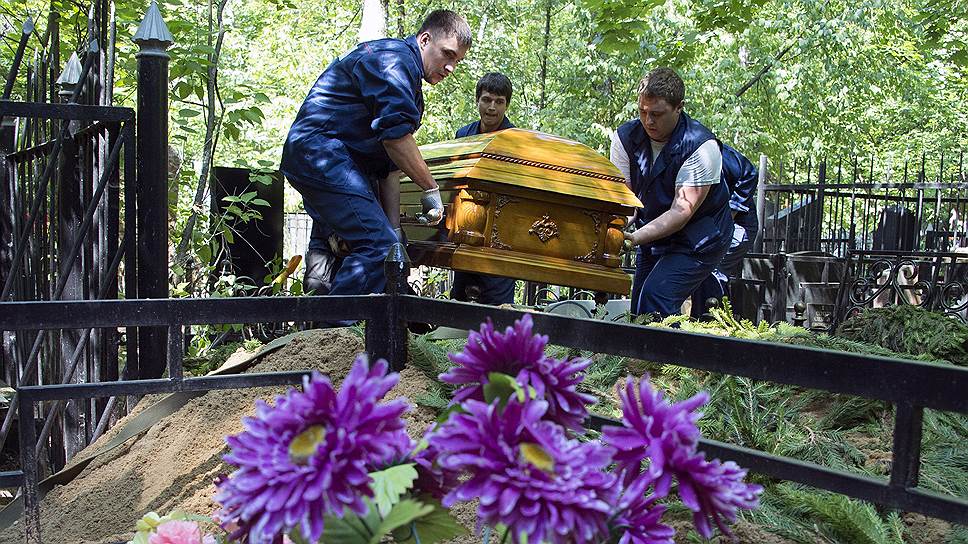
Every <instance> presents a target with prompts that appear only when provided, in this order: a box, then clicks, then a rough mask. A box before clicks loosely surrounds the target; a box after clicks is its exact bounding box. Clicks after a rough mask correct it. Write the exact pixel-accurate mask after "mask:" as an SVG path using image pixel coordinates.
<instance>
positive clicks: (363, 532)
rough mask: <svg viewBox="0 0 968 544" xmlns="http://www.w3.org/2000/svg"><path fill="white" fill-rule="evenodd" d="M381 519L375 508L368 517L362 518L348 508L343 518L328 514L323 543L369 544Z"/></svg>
mask: <svg viewBox="0 0 968 544" xmlns="http://www.w3.org/2000/svg"><path fill="white" fill-rule="evenodd" d="M379 523H380V520H379V518H378V517H377V515H376V512H375V511H374V510H373V508H370V513H369V514H368V515H367V516H366V518H360V517H359V516H357V515H356V514H354V513H352V512H350V511H349V510H347V511H346V512H345V513H344V515H343V517H342V518H338V517H336V516H326V517H325V518H324V519H323V538H322V540H320V542H322V543H323V544H368V543H369V542H370V538H371V537H370V535H371V534H372V533H373V529H371V527H372V528H376V527H378V526H379Z"/></svg>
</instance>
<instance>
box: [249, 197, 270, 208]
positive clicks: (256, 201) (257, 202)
mask: <svg viewBox="0 0 968 544" xmlns="http://www.w3.org/2000/svg"><path fill="white" fill-rule="evenodd" d="M250 204H252V205H253V206H269V202H268V201H267V200H263V199H261V198H254V199H252V202H250Z"/></svg>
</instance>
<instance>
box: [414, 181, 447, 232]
mask: <svg viewBox="0 0 968 544" xmlns="http://www.w3.org/2000/svg"><path fill="white" fill-rule="evenodd" d="M420 205H421V206H423V213H421V214H420V215H418V216H417V221H419V222H420V223H421V224H424V225H436V224H437V223H440V220H441V219H443V218H444V203H443V201H441V200H440V187H434V188H433V189H427V190H426V191H424V192H423V196H421V197H420Z"/></svg>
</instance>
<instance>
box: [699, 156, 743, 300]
mask: <svg viewBox="0 0 968 544" xmlns="http://www.w3.org/2000/svg"><path fill="white" fill-rule="evenodd" d="M758 179H759V176H758V173H757V170H756V167H755V166H753V163H751V162H750V161H749V159H747V158H746V157H744V156H743V154H742V153H740V152H739V151H736V150H735V149H733V148H732V147H730V146H728V145H726V144H723V180H724V181H725V182H726V185H727V187H729V192H730V197H729V209H730V211H731V212H732V214H733V223H734V224H735V225H734V227H733V239H732V240H731V241H730V244H729V249H728V250H727V251H726V256H725V257H723V261H722V262H721V263H719V266H718V267H716V270H713V273H712V274H710V275H709V277H707V278H706V279H705V280H703V282H702V283H701V284H700V285H699V288H698V289H696V292H695V293H693V295H692V317H695V318H700V317H702V316H703V314H704V313H705V312H706V301H707V300H709V299H710V298H714V299H716V300H721V299H722V298H723V297H724V296H725V297H728V296H729V295H730V293H729V280H730V278H734V277H736V276H738V275H739V274H740V273H741V272H742V269H741V266H742V264H743V256H744V255H746V253H747V252H749V250H750V247H751V246H752V245H753V240H754V239H755V238H756V231H757V229H758V228H759V221H758V220H757V218H756V184H757V181H758Z"/></svg>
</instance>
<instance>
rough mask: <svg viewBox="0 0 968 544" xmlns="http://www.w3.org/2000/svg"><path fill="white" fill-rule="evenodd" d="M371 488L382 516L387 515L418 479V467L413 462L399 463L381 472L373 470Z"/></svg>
mask: <svg viewBox="0 0 968 544" xmlns="http://www.w3.org/2000/svg"><path fill="white" fill-rule="evenodd" d="M370 478H373V482H371V483H370V489H371V490H373V501H374V502H375V503H376V507H377V511H378V512H379V514H380V517H384V518H385V517H387V516H388V515H389V513H390V511H391V509H392V508H393V505H394V504H396V503H397V502H398V501H399V500H400V496H401V495H403V494H404V493H406V492H407V491H409V490H410V488H411V487H413V481H414V480H416V479H417V469H415V468H414V464H413V463H407V464H405V465H397V466H395V467H390V468H388V469H386V470H381V471H379V472H371V473H370Z"/></svg>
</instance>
